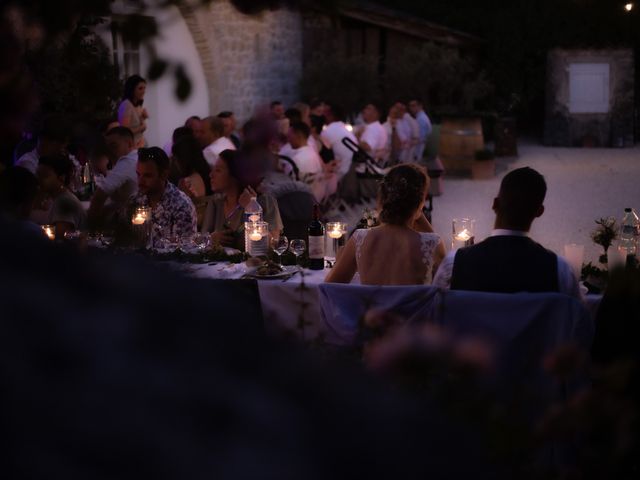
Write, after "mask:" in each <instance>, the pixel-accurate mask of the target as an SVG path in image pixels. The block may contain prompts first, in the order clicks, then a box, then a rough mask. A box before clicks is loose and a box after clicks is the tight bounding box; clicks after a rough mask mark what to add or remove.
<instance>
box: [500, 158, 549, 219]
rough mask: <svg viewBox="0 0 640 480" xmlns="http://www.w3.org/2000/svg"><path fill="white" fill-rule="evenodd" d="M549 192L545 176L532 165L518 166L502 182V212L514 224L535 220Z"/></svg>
mask: <svg viewBox="0 0 640 480" xmlns="http://www.w3.org/2000/svg"><path fill="white" fill-rule="evenodd" d="M546 194H547V182H545V180H544V177H543V176H542V175H541V174H540V173H538V172H537V171H535V170H534V169H533V168H530V167H523V168H517V169H515V170H513V171H511V172H509V173H508V174H507V175H505V176H504V178H503V179H502V182H501V183H500V192H499V193H498V198H499V199H500V214H501V215H503V216H504V218H505V219H506V220H507V221H508V222H509V223H512V224H521V223H522V222H525V223H526V222H530V221H531V220H533V219H534V218H535V217H536V215H537V213H538V211H539V209H540V207H541V206H542V203H543V202H544V197H545V195H546Z"/></svg>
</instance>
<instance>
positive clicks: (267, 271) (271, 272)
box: [245, 262, 298, 280]
mask: <svg viewBox="0 0 640 480" xmlns="http://www.w3.org/2000/svg"><path fill="white" fill-rule="evenodd" d="M297 271H298V267H297V266H294V265H287V266H284V267H283V266H282V265H278V264H277V263H274V262H264V263H263V264H261V265H259V266H257V267H256V268H254V269H253V270H250V271H248V272H247V273H246V274H245V277H248V278H256V279H262V280H269V279H278V278H281V279H283V278H288V277H290V276H292V275H293V274H294V273H296V272H297Z"/></svg>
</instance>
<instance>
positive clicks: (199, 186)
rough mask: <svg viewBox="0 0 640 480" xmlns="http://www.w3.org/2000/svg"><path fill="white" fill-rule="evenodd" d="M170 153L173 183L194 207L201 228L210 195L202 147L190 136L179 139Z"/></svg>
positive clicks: (207, 169)
mask: <svg viewBox="0 0 640 480" xmlns="http://www.w3.org/2000/svg"><path fill="white" fill-rule="evenodd" d="M171 152H172V156H173V161H174V165H175V174H176V179H175V180H176V181H175V183H176V184H177V186H178V188H179V189H180V190H182V191H183V192H184V193H186V194H187V195H188V196H189V198H190V199H191V201H192V202H193V204H194V205H195V206H196V212H197V215H198V226H201V225H202V222H203V220H204V213H205V210H206V207H207V200H208V199H207V198H206V197H208V196H209V195H211V193H212V190H211V182H210V180H209V175H210V173H211V168H210V167H209V164H208V163H207V161H206V160H205V159H204V155H203V154H202V147H200V144H199V143H198V141H197V140H196V139H195V138H194V137H192V136H191V135H188V136H184V137H182V138H179V139H178V140H177V141H176V142H175V143H174V144H173V147H172V148H171Z"/></svg>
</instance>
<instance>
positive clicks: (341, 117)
mask: <svg viewBox="0 0 640 480" xmlns="http://www.w3.org/2000/svg"><path fill="white" fill-rule="evenodd" d="M326 105H327V108H328V109H329V111H331V115H333V118H334V120H337V121H339V122H344V121H345V119H346V118H347V117H346V116H345V114H344V108H342V107H341V106H340V105H337V104H335V103H327V104H326Z"/></svg>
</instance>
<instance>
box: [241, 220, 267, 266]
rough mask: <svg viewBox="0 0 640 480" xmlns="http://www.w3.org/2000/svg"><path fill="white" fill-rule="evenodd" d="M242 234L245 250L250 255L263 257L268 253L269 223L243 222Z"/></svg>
mask: <svg viewBox="0 0 640 480" xmlns="http://www.w3.org/2000/svg"><path fill="white" fill-rule="evenodd" d="M244 235H245V245H246V246H247V248H246V250H247V253H248V254H249V255H251V256H252V257H263V256H267V255H268V254H269V223H268V222H245V224H244Z"/></svg>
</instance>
